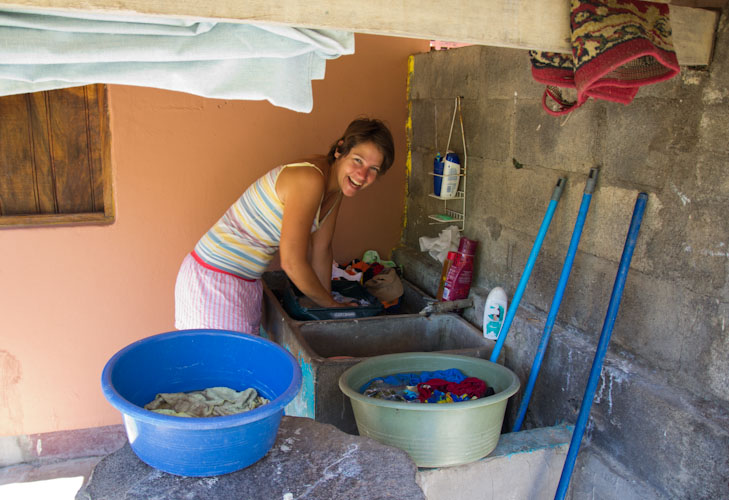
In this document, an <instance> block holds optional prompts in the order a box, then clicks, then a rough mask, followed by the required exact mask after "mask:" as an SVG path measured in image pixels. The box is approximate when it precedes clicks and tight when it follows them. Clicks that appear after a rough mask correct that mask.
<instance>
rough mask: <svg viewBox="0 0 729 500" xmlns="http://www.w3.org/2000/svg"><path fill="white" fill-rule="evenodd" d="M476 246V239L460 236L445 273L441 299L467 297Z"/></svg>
mask: <svg viewBox="0 0 729 500" xmlns="http://www.w3.org/2000/svg"><path fill="white" fill-rule="evenodd" d="M477 246H478V241H474V240H469V239H468V238H466V237H461V241H460V242H459V244H458V253H457V254H456V258H455V259H454V261H453V263H452V264H451V266H450V268H449V269H448V273H447V275H446V280H445V284H444V285H443V299H442V300H444V301H446V300H460V299H465V298H466V297H468V292H469V291H470V290H471V280H472V278H473V259H474V255H475V254H476V247H477Z"/></svg>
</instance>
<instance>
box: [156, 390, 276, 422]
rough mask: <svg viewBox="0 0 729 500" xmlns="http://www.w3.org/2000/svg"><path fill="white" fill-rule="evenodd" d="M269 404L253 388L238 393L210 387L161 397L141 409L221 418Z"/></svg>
mask: <svg viewBox="0 0 729 500" xmlns="http://www.w3.org/2000/svg"><path fill="white" fill-rule="evenodd" d="M268 402H269V400H268V399H266V398H264V397H263V396H259V395H258V392H257V391H256V390H255V389H253V388H251V389H245V390H244V391H240V392H238V391H235V390H233V389H230V388H229V387H210V388H208V389H204V390H202V391H192V392H175V393H160V394H157V397H155V398H154V401H152V402H150V403H147V404H146V405H144V409H145V410H150V411H153V412H156V413H161V414H163V415H173V416H175V417H220V416H224V415H234V414H236V413H243V412H245V411H249V410H253V409H254V408H258V407H259V406H261V405H264V404H266V403H268Z"/></svg>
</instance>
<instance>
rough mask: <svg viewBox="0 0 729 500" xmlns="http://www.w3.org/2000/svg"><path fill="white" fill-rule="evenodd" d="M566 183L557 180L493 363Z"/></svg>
mask: <svg viewBox="0 0 729 500" xmlns="http://www.w3.org/2000/svg"><path fill="white" fill-rule="evenodd" d="M565 182H567V179H566V178H565V177H560V178H559V180H557V185H556V186H555V187H554V191H552V198H551V199H550V201H549V206H547V213H545V214H544V219H543V220H542V225H541V226H540V228H539V233H537V238H536V239H535V240H534V245H532V251H531V253H530V254H529V259H527V264H526V267H525V268H524V272H523V273H522V275H521V280H519V285H518V286H517V287H516V293H515V294H514V298H513V299H512V300H511V307H509V310H508V311H507V313H506V318H504V324H503V325H502V326H501V331H500V332H499V337H498V339H497V340H496V345H495V346H494V350H493V351H492V352H491V361H492V362H493V363H496V360H497V359H498V358H499V353H500V352H501V347H502V346H503V345H504V341H505V340H506V336H507V335H508V334H509V328H510V327H511V322H512V321H513V320H514V316H515V315H516V310H517V309H518V308H519V302H520V301H521V296H522V295H524V290H526V286H527V283H528V282H529V276H531V274H532V268H534V263H535V262H536V260H537V255H539V250H540V249H541V248H542V243H543V242H544V237H545V236H546V235H547V230H548V229H549V224H551V222H552V216H553V215H554V211H555V210H556V209H557V203H559V198H560V197H561V196H562V190H564V184H565Z"/></svg>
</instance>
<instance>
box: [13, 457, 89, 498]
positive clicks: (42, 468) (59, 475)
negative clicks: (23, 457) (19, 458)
mask: <svg viewBox="0 0 729 500" xmlns="http://www.w3.org/2000/svg"><path fill="white" fill-rule="evenodd" d="M102 458H103V457H102V456H98V457H86V458H75V459H70V460H61V461H53V462H45V463H37V464H28V463H23V464H17V465H11V466H8V467H3V468H0V498H2V499H3V500H35V499H43V500H45V499H53V500H73V499H74V498H75V497H76V493H77V492H78V490H79V489H80V488H81V486H83V484H84V483H85V482H86V481H88V478H89V476H90V474H91V471H93V469H94V467H96V464H97V463H99V461H100V460H101V459H102Z"/></svg>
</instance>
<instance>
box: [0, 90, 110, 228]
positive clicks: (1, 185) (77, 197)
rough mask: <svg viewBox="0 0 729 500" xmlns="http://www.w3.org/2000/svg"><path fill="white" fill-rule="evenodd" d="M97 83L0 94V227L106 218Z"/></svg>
mask: <svg viewBox="0 0 729 500" xmlns="http://www.w3.org/2000/svg"><path fill="white" fill-rule="evenodd" d="M110 149H111V143H110V135H109V113H108V105H107V99H106V87H105V86H104V85H87V86H85V87H74V88H69V89H61V90H52V91H46V92H36V93H32V94H21V95H12V96H6V97H0V227H6V228H7V227H28V226H36V225H58V224H109V223H111V222H113V221H114V203H113V193H112V186H111V164H110V158H111V154H110V153H111V152H110Z"/></svg>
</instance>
